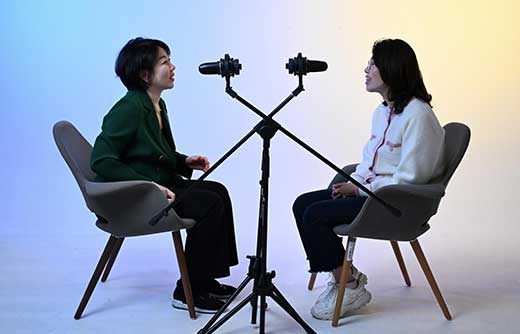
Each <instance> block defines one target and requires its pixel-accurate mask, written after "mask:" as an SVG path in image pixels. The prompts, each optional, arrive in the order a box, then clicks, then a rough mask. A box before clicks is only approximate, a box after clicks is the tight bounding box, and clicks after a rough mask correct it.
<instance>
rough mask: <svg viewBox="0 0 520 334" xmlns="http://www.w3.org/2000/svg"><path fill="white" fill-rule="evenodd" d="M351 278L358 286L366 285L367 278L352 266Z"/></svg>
mask: <svg viewBox="0 0 520 334" xmlns="http://www.w3.org/2000/svg"><path fill="white" fill-rule="evenodd" d="M352 277H354V278H355V279H356V280H357V281H358V282H359V284H360V285H367V283H368V277H367V275H365V274H363V273H362V272H361V271H359V270H358V269H357V268H356V267H354V265H352Z"/></svg>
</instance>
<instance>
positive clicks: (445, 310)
mask: <svg viewBox="0 0 520 334" xmlns="http://www.w3.org/2000/svg"><path fill="white" fill-rule="evenodd" d="M410 244H411V245H412V249H413V251H414V252H415V256H417V260H418V261H419V264H420V265H421V268H422V270H423V272H424V275H425V276H426V279H427V280H428V283H429V284H430V287H431V288H432V291H433V294H434V295H435V299H437V302H438V303H439V306H440V307H441V310H442V313H444V316H445V317H446V319H447V320H451V319H452V318H451V314H450V311H449V310H448V306H446V302H445V301H444V298H443V297H442V294H441V291H440V290H439V286H438V285H437V282H435V278H434V277H433V273H432V271H431V269H430V266H429V265H428V262H427V261H426V257H425V256H424V253H423V251H422V249H421V246H420V245H419V241H417V240H414V241H411V242H410Z"/></svg>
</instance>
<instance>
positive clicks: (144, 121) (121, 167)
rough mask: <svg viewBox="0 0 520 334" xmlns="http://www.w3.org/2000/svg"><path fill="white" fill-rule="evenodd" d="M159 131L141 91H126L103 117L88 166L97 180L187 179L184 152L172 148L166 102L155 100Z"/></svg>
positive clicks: (165, 182)
mask: <svg viewBox="0 0 520 334" xmlns="http://www.w3.org/2000/svg"><path fill="white" fill-rule="evenodd" d="M159 106H160V107H161V117H162V121H163V122H162V123H163V130H162V131H161V128H160V127H159V122H158V120H157V116H156V114H155V108H154V106H153V103H152V100H151V99H150V97H149V96H148V94H147V93H146V92H145V91H138V90H130V91H128V93H126V95H125V96H123V98H121V99H120V100H119V101H118V102H117V103H116V104H115V105H114V106H113V107H112V109H110V111H109V112H108V114H107V115H106V116H105V117H104V118H103V125H102V127H101V133H100V134H99V135H98V137H97V138H96V141H95V143H94V147H93V149H92V155H91V158H90V166H91V168H92V170H93V171H94V172H95V173H96V174H97V175H96V180H97V181H130V180H147V181H155V182H157V183H159V184H163V185H170V184H172V183H173V182H174V181H175V179H178V178H179V175H183V176H185V177H188V178H190V177H191V174H192V172H193V170H192V169H191V168H189V167H188V166H186V157H187V156H186V155H184V154H181V153H178V152H177V151H176V150H175V142H174V141H173V136H172V132H171V129H170V124H169V121H168V115H167V110H166V104H165V103H164V101H163V100H162V99H160V101H159Z"/></svg>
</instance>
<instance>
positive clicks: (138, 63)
mask: <svg viewBox="0 0 520 334" xmlns="http://www.w3.org/2000/svg"><path fill="white" fill-rule="evenodd" d="M159 48H162V49H164V51H166V53H167V54H168V55H170V48H169V47H168V45H166V43H164V42H163V41H160V40H157V39H149V38H142V37H137V38H134V39H131V40H129V41H128V42H127V43H126V44H125V46H123V48H122V49H121V51H119V55H118V56H117V59H116V65H115V70H116V74H117V76H118V77H119V78H120V79H121V82H122V83H123V85H125V87H126V88H128V90H146V89H148V84H147V83H146V81H144V80H143V79H141V74H142V73H143V71H145V72H147V73H149V74H153V68H154V66H155V62H156V61H157V55H158V54H159Z"/></svg>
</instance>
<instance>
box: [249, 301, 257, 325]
mask: <svg viewBox="0 0 520 334" xmlns="http://www.w3.org/2000/svg"><path fill="white" fill-rule="evenodd" d="M257 314H258V296H255V297H254V298H253V299H251V324H253V325H255V324H256V316H257Z"/></svg>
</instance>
